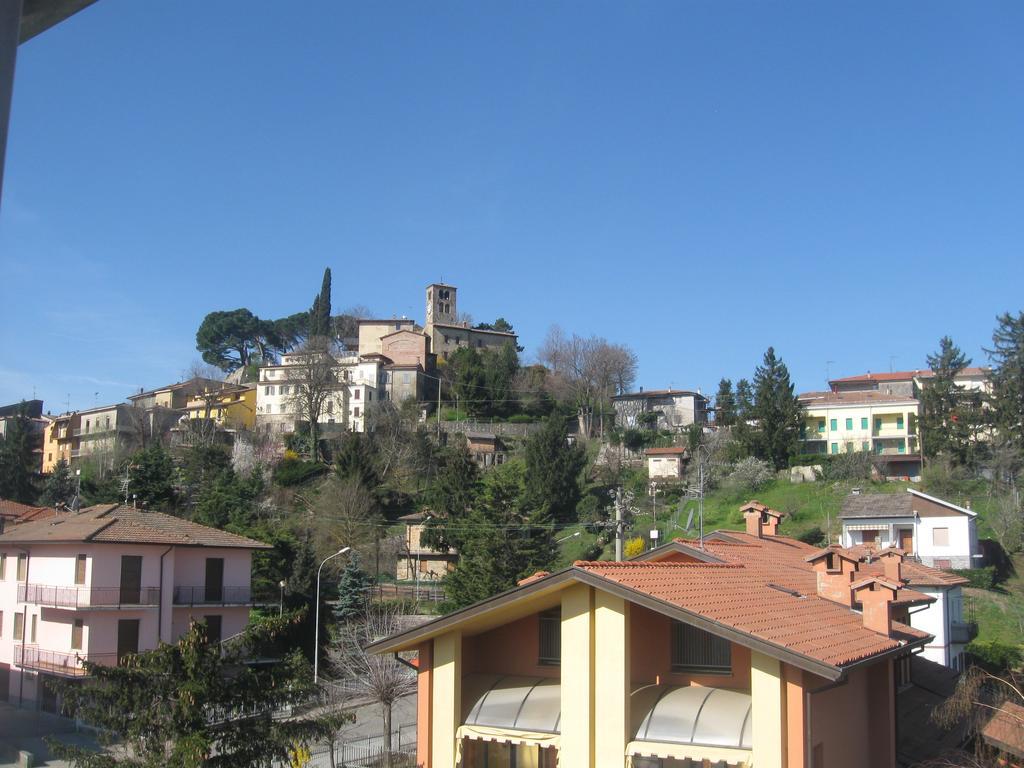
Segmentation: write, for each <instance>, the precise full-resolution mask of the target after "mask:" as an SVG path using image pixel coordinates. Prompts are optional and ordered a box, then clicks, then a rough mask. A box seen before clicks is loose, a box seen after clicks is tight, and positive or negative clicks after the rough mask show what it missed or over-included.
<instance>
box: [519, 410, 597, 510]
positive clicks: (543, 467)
mask: <svg viewBox="0 0 1024 768" xmlns="http://www.w3.org/2000/svg"><path fill="white" fill-rule="evenodd" d="M567 435H568V425H567V423H566V419H565V417H564V416H562V415H561V414H552V415H551V416H550V417H548V419H547V421H546V422H545V423H544V426H543V428H542V429H541V430H540V431H539V432H536V433H534V434H533V435H531V436H530V437H529V438H528V439H527V441H526V446H525V449H524V455H525V459H526V487H525V495H524V502H525V506H526V507H527V508H529V509H530V510H532V511H534V512H535V513H538V514H540V515H541V516H543V517H550V518H551V519H552V520H554V521H555V522H557V523H568V522H571V521H572V520H573V519H574V517H575V515H576V505H577V504H578V503H579V500H580V497H581V495H582V493H581V490H580V473H581V472H582V471H583V467H584V466H586V463H587V455H586V452H585V451H584V450H583V446H581V445H579V444H573V445H570V444H569V441H568V439H567Z"/></svg>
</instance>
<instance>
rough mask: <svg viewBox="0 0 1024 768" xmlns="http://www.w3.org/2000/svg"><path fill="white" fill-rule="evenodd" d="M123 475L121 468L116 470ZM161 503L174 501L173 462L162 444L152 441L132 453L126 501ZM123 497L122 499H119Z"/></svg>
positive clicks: (144, 503) (148, 504)
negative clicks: (133, 499)
mask: <svg viewBox="0 0 1024 768" xmlns="http://www.w3.org/2000/svg"><path fill="white" fill-rule="evenodd" d="M120 476H121V477H124V470H123V469H122V471H121V473H120ZM132 496H134V497H135V501H136V502H137V503H138V504H139V505H140V506H144V507H161V506H166V505H168V504H171V503H173V502H174V499H175V492H174V462H173V461H172V460H171V455H170V454H169V453H167V451H165V450H164V448H163V446H161V445H160V444H158V443H154V444H153V445H151V446H149V447H148V448H144V449H143V450H141V451H138V452H137V453H135V454H134V455H133V456H132V457H131V459H130V464H129V467H128V503H129V504H130V503H131V502H132ZM120 500H121V501H123V499H120Z"/></svg>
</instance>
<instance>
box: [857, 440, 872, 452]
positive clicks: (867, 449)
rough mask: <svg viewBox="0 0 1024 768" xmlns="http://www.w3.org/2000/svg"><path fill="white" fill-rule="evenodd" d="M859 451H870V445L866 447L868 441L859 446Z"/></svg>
mask: <svg viewBox="0 0 1024 768" xmlns="http://www.w3.org/2000/svg"><path fill="white" fill-rule="evenodd" d="M860 449H861V450H862V451H870V450H871V446H870V445H868V441H867V440H865V441H864V442H862V443H861V444H860Z"/></svg>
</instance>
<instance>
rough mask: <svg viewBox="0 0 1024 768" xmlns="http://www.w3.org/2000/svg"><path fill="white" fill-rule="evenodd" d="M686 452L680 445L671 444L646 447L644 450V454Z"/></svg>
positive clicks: (669, 454)
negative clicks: (664, 446)
mask: <svg viewBox="0 0 1024 768" xmlns="http://www.w3.org/2000/svg"><path fill="white" fill-rule="evenodd" d="M685 454H686V449H685V448H683V447H682V446H672V447H671V448H648V449H647V450H646V451H644V455H645V456H683V455H685Z"/></svg>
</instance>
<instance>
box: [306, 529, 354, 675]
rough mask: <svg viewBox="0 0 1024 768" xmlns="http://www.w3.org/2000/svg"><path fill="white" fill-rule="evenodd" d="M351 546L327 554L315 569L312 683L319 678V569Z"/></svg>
mask: <svg viewBox="0 0 1024 768" xmlns="http://www.w3.org/2000/svg"><path fill="white" fill-rule="evenodd" d="M350 549H351V547H342V548H341V549H339V550H338V551H337V552H335V553H334V554H333V555H329V556H328V557H326V558H325V559H324V561H323V562H322V563H320V567H319V568H317V569H316V625H315V629H314V630H313V683H314V684H316V682H317V681H318V680H319V679H320V571H322V570H323V569H324V565H325V564H326V563H327V561H328V560H333V559H334V558H336V557H337V556H338V555H344V554H345V553H346V552H348V551H349V550H350Z"/></svg>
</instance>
